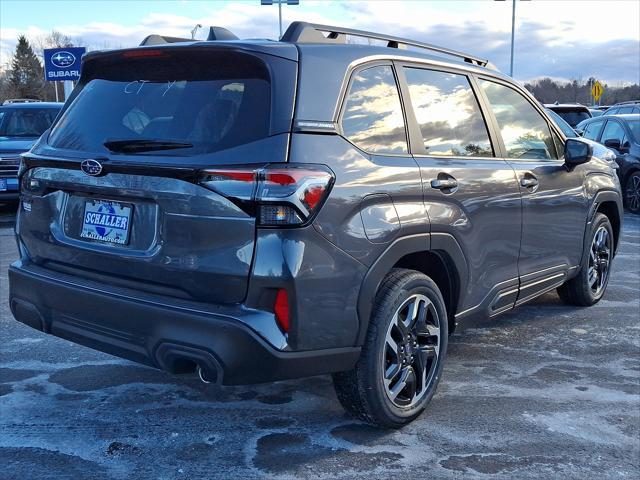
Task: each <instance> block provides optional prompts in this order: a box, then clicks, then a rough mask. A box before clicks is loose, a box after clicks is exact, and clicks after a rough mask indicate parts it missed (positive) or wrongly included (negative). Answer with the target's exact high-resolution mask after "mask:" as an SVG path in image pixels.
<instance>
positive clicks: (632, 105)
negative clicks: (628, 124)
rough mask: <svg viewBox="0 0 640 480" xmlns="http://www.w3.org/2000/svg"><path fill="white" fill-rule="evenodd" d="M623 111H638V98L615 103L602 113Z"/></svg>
mask: <svg viewBox="0 0 640 480" xmlns="http://www.w3.org/2000/svg"><path fill="white" fill-rule="evenodd" d="M625 113H640V100H633V101H631V102H620V103H616V104H615V105H613V106H611V107H609V108H608V109H607V110H605V112H604V115H618V114H625Z"/></svg>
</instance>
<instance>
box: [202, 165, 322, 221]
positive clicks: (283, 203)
mask: <svg viewBox="0 0 640 480" xmlns="http://www.w3.org/2000/svg"><path fill="white" fill-rule="evenodd" d="M201 184H202V185H204V186H206V187H207V188H209V189H211V190H213V191H215V192H217V193H220V194H221V195H224V196H225V197H227V198H229V199H231V200H233V201H235V202H236V203H237V204H238V205H239V206H241V207H243V208H244V210H245V211H247V212H249V213H251V214H255V216H256V218H257V219H258V223H259V224H260V225H263V226H278V225H284V226H292V225H301V224H304V223H305V222H307V221H308V220H309V219H310V218H311V217H312V216H313V215H314V213H315V212H317V211H318V209H319V208H320V206H321V204H322V202H323V201H324V199H325V198H326V197H327V194H328V193H329V190H330V189H331V185H332V184H333V174H332V173H331V171H330V170H329V169H328V168H326V167H324V166H322V165H313V166H309V165H305V166H295V167H293V166H287V167H283V166H267V167H264V168H259V169H251V168H220V169H207V170H203V171H202V179H201Z"/></svg>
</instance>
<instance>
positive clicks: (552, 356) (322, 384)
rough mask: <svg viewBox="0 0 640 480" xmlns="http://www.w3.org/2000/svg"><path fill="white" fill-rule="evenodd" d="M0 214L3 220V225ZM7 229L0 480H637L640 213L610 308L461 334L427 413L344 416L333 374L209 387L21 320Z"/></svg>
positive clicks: (630, 225) (522, 311)
mask: <svg viewBox="0 0 640 480" xmlns="http://www.w3.org/2000/svg"><path fill="white" fill-rule="evenodd" d="M6 213H7V212H0V217H2V215H4V214H6ZM16 257H17V252H16V247H15V242H14V240H13V237H12V231H11V228H9V226H8V224H7V223H6V222H5V223H4V224H0V345H1V347H0V478H3V479H4V478H7V479H8V478H11V479H14V478H15V479H18V478H19V479H34V480H35V479H43V478H74V479H75V478H78V479H93V478H96V479H98V478H99V479H104V478H114V479H129V478H153V479H194V478H203V477H204V478H225V479H226V478H262V477H267V478H317V477H333V478H363V479H364V478H366V479H371V478H376V479H378V478H394V479H397V478H429V477H430V478H460V477H469V478H489V479H493V478H496V479H498V478H499V479H513V478H525V479H527V478H530V479H540V478H560V477H562V478H565V479H569V478H576V479H583V478H600V479H604V478H638V477H639V476H640V298H639V297H640V217H633V216H630V215H627V216H626V217H625V225H624V233H623V237H622V244H621V248H620V252H619V255H618V258H616V260H615V263H614V271H613V273H612V277H611V282H610V284H609V288H608V291H607V293H606V295H605V297H604V299H603V300H602V301H601V302H600V303H599V304H597V305H596V306H594V307H591V308H572V307H566V306H564V305H562V304H561V303H560V301H559V299H558V296H557V295H556V294H555V292H552V293H548V294H546V295H544V296H543V297H541V298H539V299H537V300H536V301H534V302H532V303H530V304H528V305H526V306H523V307H521V308H519V309H517V310H515V311H513V312H511V313H509V314H506V315H503V316H501V317H498V318H496V319H494V320H492V321H487V322H485V323H484V324H482V325H479V326H478V325H476V326H474V327H473V328H467V329H465V330H463V331H459V332H457V333H456V334H455V335H454V337H453V338H452V339H451V341H450V343H449V354H448V358H447V363H446V365H445V369H444V377H443V380H442V382H441V383H440V387H439V390H438V393H437V394H436V395H435V397H434V399H433V401H432V402H431V404H430V406H429V408H428V410H427V411H426V413H424V414H423V415H422V416H421V417H420V418H419V419H418V420H417V421H415V422H414V423H412V424H411V425H409V426H407V427H405V428H403V429H401V430H397V431H388V430H377V429H375V428H372V427H370V426H368V425H365V424H362V423H360V422H357V421H354V420H352V419H350V418H348V417H347V416H346V415H345V414H344V412H343V411H342V409H341V407H340V405H339V404H338V402H337V400H336V397H335V394H334V392H333V388H332V385H331V382H330V378H329V377H326V376H321V377H314V378H309V379H303V380H294V381H286V382H279V383H275V384H270V385H259V386H247V387H234V388H216V387H212V386H208V385H204V384H202V383H200V382H198V381H197V380H195V379H188V378H177V377H173V376H171V375H168V374H165V373H163V372H161V371H157V370H153V369H150V368H146V367H142V366H139V365H136V364H134V363H130V362H127V361H124V360H119V359H117V358H114V357H111V356H109V355H106V354H103V353H100V352H95V351H92V350H89V349H87V348H84V347H80V346H77V345H74V344H72V343H69V342H67V341H64V340H61V339H57V338H55V337H52V336H47V335H45V334H42V333H40V332H37V331H35V330H32V329H30V328H29V327H26V326H24V325H22V324H20V323H18V322H16V321H15V320H13V319H12V317H11V313H10V312H9V308H8V300H7V297H8V285H7V277H6V273H7V267H8V265H9V263H10V262H11V261H13V260H14V259H16Z"/></svg>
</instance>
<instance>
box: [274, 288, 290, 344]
mask: <svg viewBox="0 0 640 480" xmlns="http://www.w3.org/2000/svg"><path fill="white" fill-rule="evenodd" d="M273 312H274V313H275V315H276V321H277V322H278V325H279V326H280V328H281V329H282V331H283V332H284V333H289V295H288V294H287V291H286V290H285V289H284V288H281V289H280V290H278V293H277V294H276V302H275V304H274V306H273Z"/></svg>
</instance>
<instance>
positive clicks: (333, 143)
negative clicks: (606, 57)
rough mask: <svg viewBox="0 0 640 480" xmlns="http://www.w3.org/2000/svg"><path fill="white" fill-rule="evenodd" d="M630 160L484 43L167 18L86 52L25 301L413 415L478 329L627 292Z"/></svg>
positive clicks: (114, 339) (377, 411)
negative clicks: (200, 36) (186, 24)
mask: <svg viewBox="0 0 640 480" xmlns="http://www.w3.org/2000/svg"><path fill="white" fill-rule="evenodd" d="M356 37H357V38H359V42H355V41H353V40H351V39H352V38H356ZM363 39H364V42H363ZM347 40H349V41H347ZM615 167H616V163H615V161H614V158H613V155H612V154H611V152H610V151H609V150H607V149H606V148H604V147H602V146H600V145H598V144H595V143H592V142H589V141H584V140H581V139H567V138H566V137H565V135H564V134H563V132H562V131H561V130H560V129H559V128H558V127H557V125H556V124H555V123H554V122H553V121H552V120H551V119H550V118H549V117H548V115H547V114H546V113H545V110H544V108H543V107H542V106H541V105H540V104H539V103H538V102H537V101H536V100H535V99H534V98H532V96H531V95H530V94H529V93H527V92H526V90H524V89H523V88H522V87H520V86H519V85H517V84H516V83H514V82H513V80H511V79H510V78H509V77H507V76H505V75H502V74H501V73H499V72H498V71H497V70H496V69H495V68H494V67H492V65H491V64H489V63H488V62H486V61H485V60H482V59H479V58H476V57H474V56H472V55H468V54H466V53H460V52H456V51H452V50H448V49H445V48H441V47H436V46H433V45H428V44H424V43H419V42H415V41H412V40H407V39H402V38H397V37H389V36H384V35H379V34H375V33H370V32H363V31H357V30H351V29H343V28H336V27H330V26H324V25H315V24H308V23H302V22H295V23H293V24H292V25H291V26H290V27H289V29H288V30H287V32H286V34H285V35H284V37H283V38H282V40H281V41H266V40H238V39H236V38H235V37H234V36H233V35H232V34H231V33H230V32H228V31H226V30H224V29H221V28H217V27H212V28H211V31H210V35H209V39H208V40H207V41H191V40H183V39H177V38H167V37H161V36H157V35H154V36H151V37H148V38H147V39H146V40H145V41H144V42H143V45H142V46H140V47H138V48H129V49H122V50H113V51H105V52H92V53H90V54H87V55H86V56H85V57H84V66H83V70H82V78H81V80H80V82H79V85H78V86H77V87H76V89H75V90H74V91H73V94H72V96H71V98H70V99H69V100H68V101H67V103H66V105H65V107H64V109H63V111H62V112H61V115H60V116H59V117H58V118H57V120H56V122H55V123H54V125H53V126H52V128H51V129H50V130H49V131H48V132H46V133H45V134H44V135H43V136H42V138H41V139H40V141H39V142H38V143H37V144H36V145H35V146H34V147H33V149H32V150H31V151H30V152H29V153H27V154H25V155H24V157H23V162H22V166H21V170H20V181H21V183H20V185H21V205H20V213H19V216H18V219H17V224H16V235H17V241H18V246H19V251H20V259H19V260H18V261H16V262H15V263H13V265H11V267H10V269H9V280H10V306H11V310H12V312H13V315H14V316H15V318H16V319H17V320H18V321H20V322H23V323H25V324H26V325H29V326H31V327H33V328H36V329H38V330H41V331H43V332H46V333H50V334H53V335H56V336H58V337H62V338H65V339H68V340H71V341H73V342H77V343H79V344H82V345H86V346H89V347H91V348H95V349H98V350H102V351H104V352H108V353H110V354H113V355H117V356H120V357H124V358H127V359H130V360H133V361H137V362H141V363H144V364H147V365H150V366H153V367H157V368H161V369H163V370H166V371H169V372H172V373H176V374H177V373H186V374H188V373H196V372H197V373H198V374H199V375H200V378H201V379H202V380H203V381H206V382H216V383H219V384H223V385H240V384H249V383H257V382H267V381H275V380H280V379H288V378H296V377H303V376H309V375H318V374H329V373H330V374H333V379H334V383H335V388H336V392H337V397H338V399H339V401H340V402H341V403H342V405H343V406H344V407H345V408H346V410H347V411H348V412H350V413H351V414H353V415H355V416H356V417H358V418H361V419H363V420H366V421H369V422H372V423H375V424H377V425H381V426H386V427H398V426H401V425H403V424H406V423H408V422H410V421H411V420H413V419H414V418H416V417H417V416H418V415H419V414H420V413H421V412H422V411H423V410H424V408H425V406H426V405H427V403H428V402H429V400H430V399H431V397H432V396H433V395H434V392H435V391H436V387H437V385H438V382H439V380H440V378H441V376H442V368H443V364H444V359H445V356H446V353H447V341H448V338H449V335H450V334H451V333H452V332H453V331H454V328H455V327H456V325H457V324H458V323H459V322H467V321H470V320H471V319H474V318H480V317H493V316H495V315H498V314H500V313H502V312H506V311H510V310H512V309H513V308H515V307H517V306H518V305H521V304H523V303H525V302H527V301H529V300H531V299H533V298H535V297H537V296H538V295H541V294H542V293H544V292H547V291H549V290H552V289H557V290H558V293H559V294H560V298H561V299H562V300H563V301H565V302H566V303H569V304H572V305H581V306H588V305H592V304H594V303H596V302H598V301H599V300H600V299H601V298H602V296H603V294H604V292H605V289H606V287H607V282H608V280H609V273H610V269H611V262H612V260H613V257H614V254H615V252H616V249H617V246H618V243H619V236H620V224H621V219H622V217H621V212H622V202H621V193H620V185H619V182H618V179H617V177H616V174H615Z"/></svg>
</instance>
